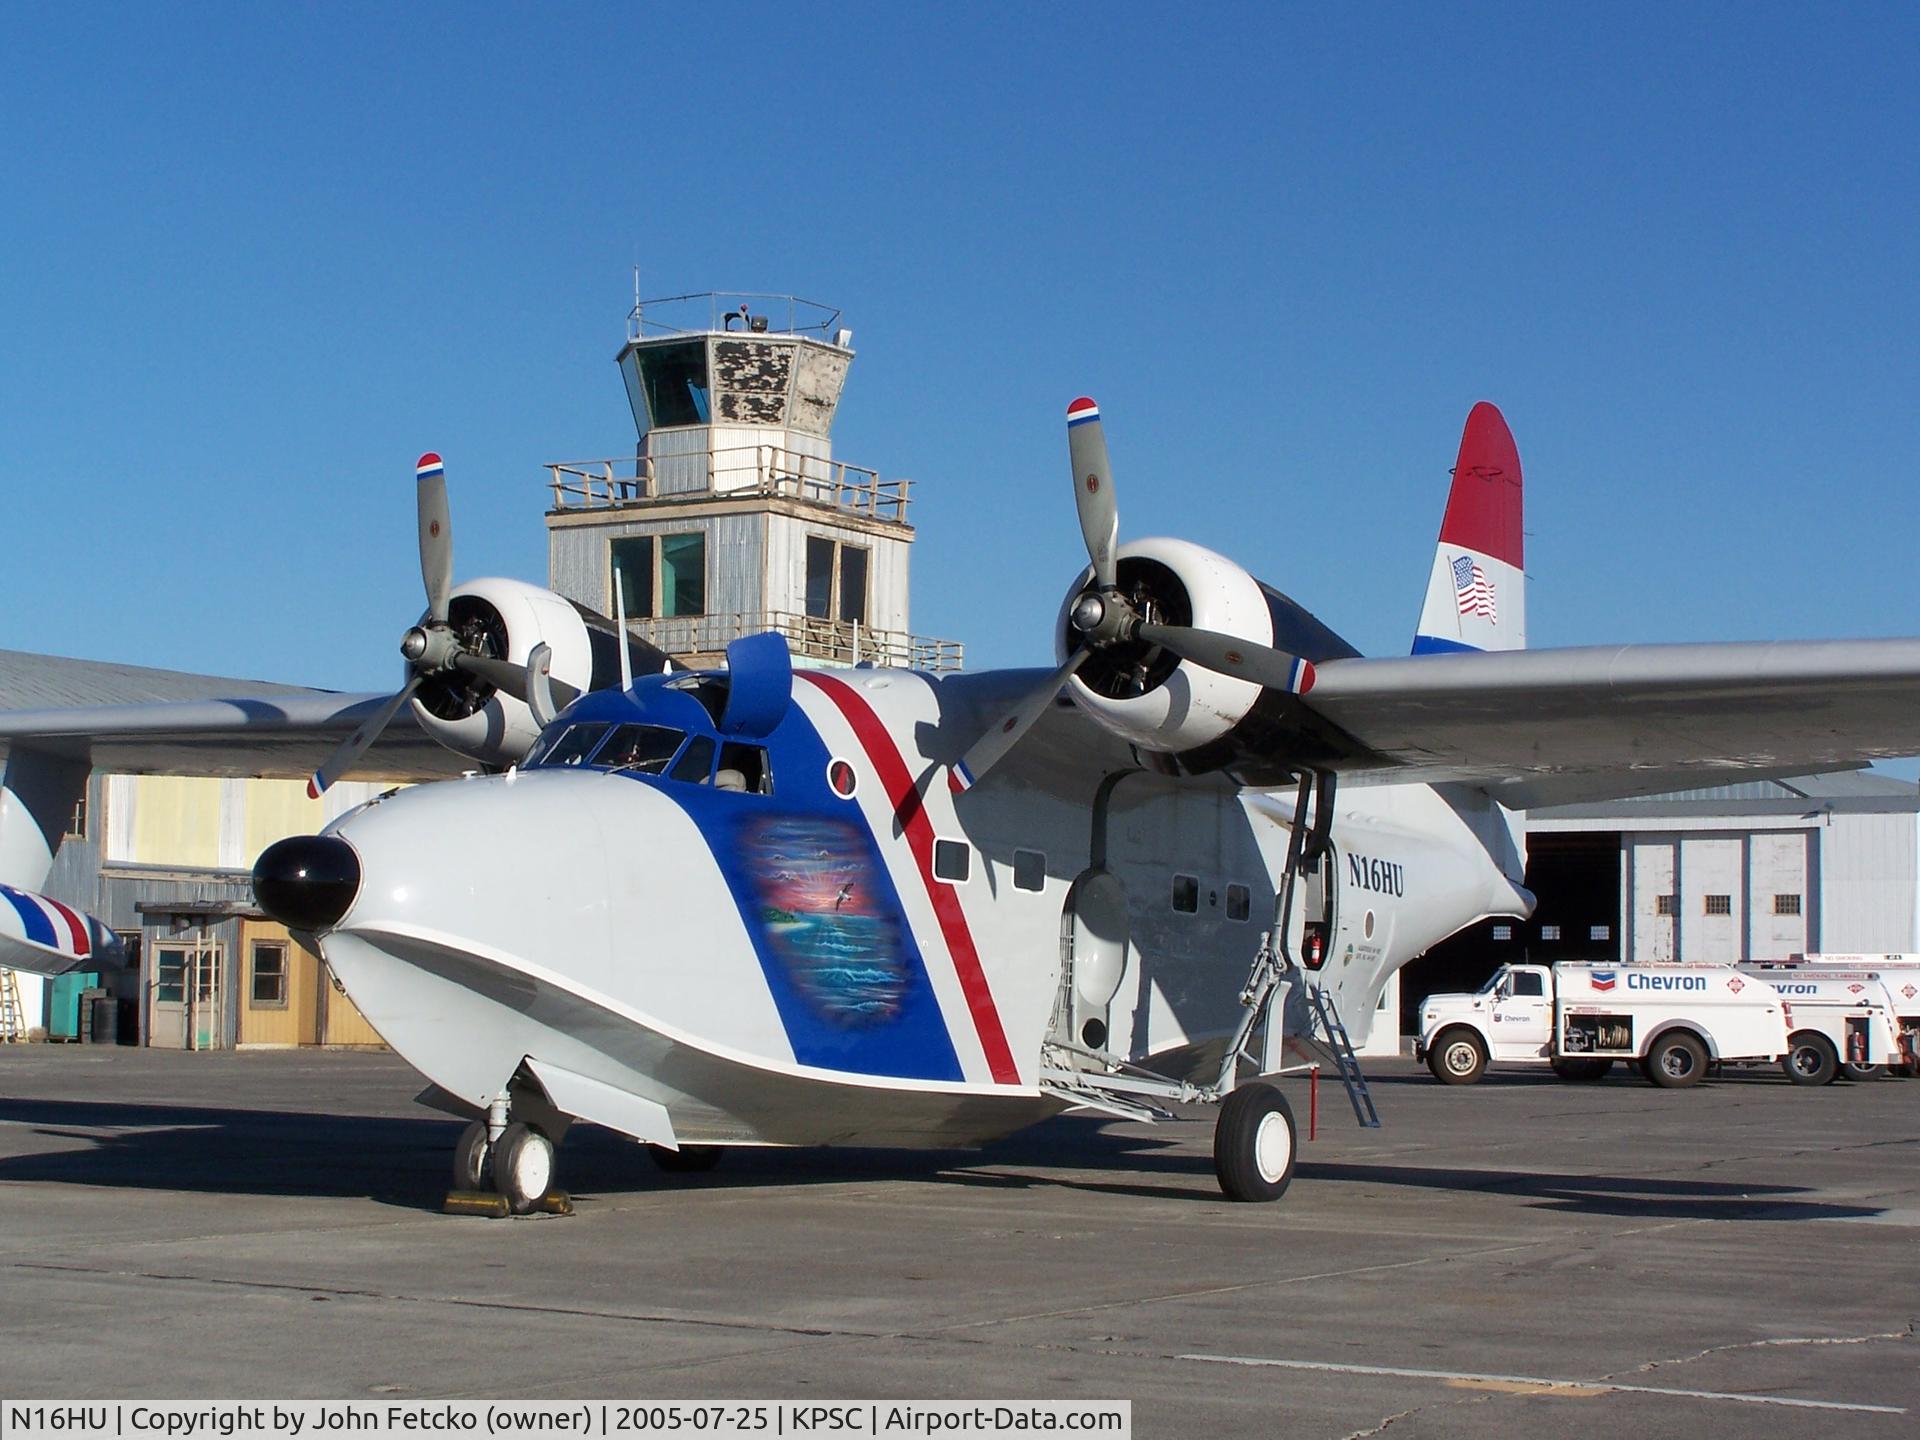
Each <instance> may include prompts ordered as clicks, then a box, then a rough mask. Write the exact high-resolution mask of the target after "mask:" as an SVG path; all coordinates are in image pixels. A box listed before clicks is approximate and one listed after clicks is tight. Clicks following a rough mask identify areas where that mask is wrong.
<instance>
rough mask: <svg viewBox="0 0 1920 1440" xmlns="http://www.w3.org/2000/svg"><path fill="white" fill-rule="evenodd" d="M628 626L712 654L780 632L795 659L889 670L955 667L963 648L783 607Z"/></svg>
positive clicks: (660, 644)
mask: <svg viewBox="0 0 1920 1440" xmlns="http://www.w3.org/2000/svg"><path fill="white" fill-rule="evenodd" d="M627 628H628V629H630V630H631V631H632V632H633V633H634V634H635V635H637V636H639V637H640V638H641V639H643V640H645V641H646V642H647V643H648V644H650V645H653V646H655V647H657V648H658V649H661V650H664V651H665V652H666V653H667V654H669V655H673V656H677V657H683V656H717V655H719V654H720V653H721V652H723V651H724V650H725V649H726V647H727V643H728V642H729V641H731V640H737V639H739V638H740V637H741V636H742V635H759V634H764V633H768V632H771V633H773V634H776V635H781V636H784V637H785V639H786V642H787V646H788V648H789V649H790V650H792V652H793V657H794V659H795V660H798V661H801V662H803V663H804V662H805V661H808V660H815V661H821V662H824V663H826V664H828V665H847V666H851V665H860V664H872V665H877V666H880V667H882V668H883V669H890V670H927V671H932V672H934V673H936V674H938V673H943V672H947V671H953V670H958V669H960V668H961V667H962V665H964V664H965V662H966V648H965V646H964V645H962V644H961V642H960V641H958V640H936V639H933V638H931V637H929V636H925V635H912V634H909V633H908V632H906V631H904V630H876V629H874V628H873V627H872V626H869V625H863V624H861V623H859V622H858V621H854V620H829V619H824V618H822V617H820V616H816V615H797V614H794V613H793V612H791V611H786V610H750V611H735V612H730V613H720V614H710V615H669V616H663V617H658V618H654V619H629V620H628V621H627Z"/></svg>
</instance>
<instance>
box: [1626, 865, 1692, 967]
mask: <svg viewBox="0 0 1920 1440" xmlns="http://www.w3.org/2000/svg"><path fill="white" fill-rule="evenodd" d="M1628 845H1629V849H1630V850H1631V853H1632V856H1633V859H1632V865H1633V916H1632V922H1631V923H1632V925H1633V934H1632V938H1631V940H1630V941H1629V945H1628V950H1627V956H1626V958H1627V959H1628V960H1629V961H1631V962H1632V963H1634V964H1636V965H1671V964H1672V963H1673V962H1674V961H1675V960H1676V959H1678V958H1679V953H1680V928H1679V917H1680V845H1679V842H1678V841H1677V840H1675V839H1674V838H1673V837H1672V836H1668V835H1635V836H1633V837H1632V839H1631V840H1630V841H1629V842H1628Z"/></svg>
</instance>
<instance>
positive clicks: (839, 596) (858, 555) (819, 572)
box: [807, 535, 869, 625]
mask: <svg viewBox="0 0 1920 1440" xmlns="http://www.w3.org/2000/svg"><path fill="white" fill-rule="evenodd" d="M868 557H869V552H868V551H867V550H866V549H865V548H864V547H862V546H859V545H846V544H843V543H841V542H840V541H838V540H830V539H828V538H827V537H826V536H824V535H809V536H808V537H807V618H808V619H809V620H838V621H839V622H840V623H841V624H843V625H846V624H854V623H858V624H861V625H864V624H866V623H867V569H868V565H867V561H868Z"/></svg>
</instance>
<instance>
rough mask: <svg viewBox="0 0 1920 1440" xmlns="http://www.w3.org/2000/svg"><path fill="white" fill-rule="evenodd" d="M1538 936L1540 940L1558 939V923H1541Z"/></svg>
mask: <svg viewBox="0 0 1920 1440" xmlns="http://www.w3.org/2000/svg"><path fill="white" fill-rule="evenodd" d="M1540 938H1541V939H1542V940H1558V939H1559V938H1560V927H1559V926H1558V925H1542V926H1541V927H1540Z"/></svg>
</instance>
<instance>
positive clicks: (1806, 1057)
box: [1780, 1030, 1840, 1085]
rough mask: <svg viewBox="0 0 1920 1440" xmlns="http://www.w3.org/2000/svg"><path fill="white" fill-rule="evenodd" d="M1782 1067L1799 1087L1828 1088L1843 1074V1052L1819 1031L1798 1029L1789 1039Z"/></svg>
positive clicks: (1781, 1063)
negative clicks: (1824, 1086) (1841, 1060)
mask: <svg viewBox="0 0 1920 1440" xmlns="http://www.w3.org/2000/svg"><path fill="white" fill-rule="evenodd" d="M1780 1068H1781V1069H1782V1070H1784V1071H1785V1072H1786V1075H1787V1079H1789V1080H1791V1081H1792V1082H1793V1083H1794V1084H1796V1085H1826V1084H1830V1083H1831V1082H1832V1081H1834V1080H1835V1079H1837V1078H1838V1077H1839V1074H1840V1052H1839V1051H1837V1050H1835V1049H1834V1048H1833V1042H1832V1041H1831V1040H1829V1039H1827V1037H1826V1036H1824V1035H1822V1034H1821V1033H1820V1032H1819V1031H1818V1030H1796V1031H1794V1032H1793V1034H1791V1035H1789V1036H1788V1037H1787V1053H1786V1054H1785V1055H1782V1056H1781V1057H1780Z"/></svg>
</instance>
